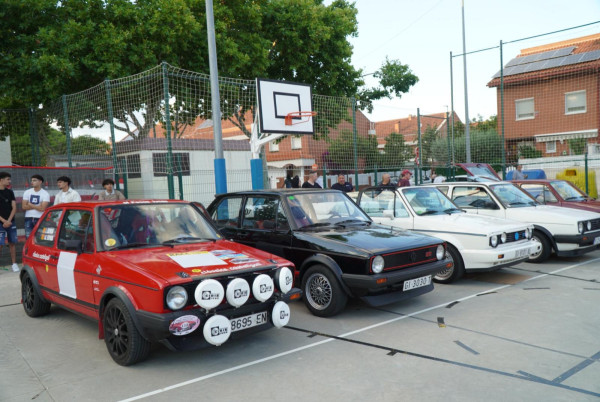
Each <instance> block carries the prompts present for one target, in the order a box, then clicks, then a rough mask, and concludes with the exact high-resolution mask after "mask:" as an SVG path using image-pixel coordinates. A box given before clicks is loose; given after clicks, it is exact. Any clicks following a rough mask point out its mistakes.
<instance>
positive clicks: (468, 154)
mask: <svg viewBox="0 0 600 402" xmlns="http://www.w3.org/2000/svg"><path fill="white" fill-rule="evenodd" d="M461 4H462V35H463V66H464V74H465V151H466V159H467V161H466V162H467V163H471V136H470V134H469V95H468V91H467V44H466V41H465V1H464V0H462V2H461Z"/></svg>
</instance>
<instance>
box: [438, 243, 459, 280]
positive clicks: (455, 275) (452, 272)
mask: <svg viewBox="0 0 600 402" xmlns="http://www.w3.org/2000/svg"><path fill="white" fill-rule="evenodd" d="M446 257H449V258H450V259H451V260H452V263H453V266H452V268H445V269H444V270H443V271H440V272H438V273H437V275H435V276H434V277H433V280H434V281H436V282H439V283H451V282H454V281H455V280H457V279H460V278H462V276H463V274H464V273H465V264H464V262H463V260H462V257H461V256H460V253H459V252H458V250H457V249H455V248H454V246H451V245H450V244H448V247H447V248H446Z"/></svg>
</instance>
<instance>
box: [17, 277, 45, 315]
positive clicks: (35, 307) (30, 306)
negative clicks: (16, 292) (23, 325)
mask: <svg viewBox="0 0 600 402" xmlns="http://www.w3.org/2000/svg"><path fill="white" fill-rule="evenodd" d="M21 298H22V300H23V309H25V314H27V315H28V316H30V317H41V316H43V315H46V314H48V312H49V311H50V303H48V302H47V301H44V300H43V299H42V296H41V295H40V293H39V292H38V290H37V289H36V287H35V286H34V285H33V281H32V280H31V277H30V276H29V274H28V273H24V274H23V277H22V278H21Z"/></svg>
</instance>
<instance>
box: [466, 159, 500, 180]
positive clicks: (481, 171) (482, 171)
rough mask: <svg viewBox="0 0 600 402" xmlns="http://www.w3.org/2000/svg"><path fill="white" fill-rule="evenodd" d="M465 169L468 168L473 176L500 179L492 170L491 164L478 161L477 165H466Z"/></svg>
mask: <svg viewBox="0 0 600 402" xmlns="http://www.w3.org/2000/svg"><path fill="white" fill-rule="evenodd" d="M463 169H465V170H468V173H469V174H470V175H471V176H480V177H481V178H486V179H488V180H492V181H498V175H497V173H496V172H495V171H493V170H491V169H490V166H489V165H486V164H480V163H478V164H476V165H468V166H467V165H465V166H464V167H463Z"/></svg>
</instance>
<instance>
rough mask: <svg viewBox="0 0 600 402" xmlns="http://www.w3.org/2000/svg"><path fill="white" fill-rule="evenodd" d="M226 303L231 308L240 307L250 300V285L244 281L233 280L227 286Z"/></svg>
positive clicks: (240, 279) (239, 279)
mask: <svg viewBox="0 0 600 402" xmlns="http://www.w3.org/2000/svg"><path fill="white" fill-rule="evenodd" d="M226 296H227V302H228V303H229V304H231V305H232V306H233V307H240V306H241V305H243V304H244V303H246V302H247V301H248V298H250V285H248V282H246V280H245V279H242V278H235V279H233V280H231V281H230V282H229V283H228V284H227V292H226Z"/></svg>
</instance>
